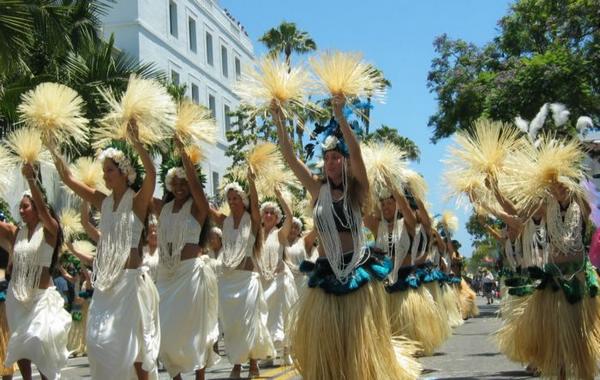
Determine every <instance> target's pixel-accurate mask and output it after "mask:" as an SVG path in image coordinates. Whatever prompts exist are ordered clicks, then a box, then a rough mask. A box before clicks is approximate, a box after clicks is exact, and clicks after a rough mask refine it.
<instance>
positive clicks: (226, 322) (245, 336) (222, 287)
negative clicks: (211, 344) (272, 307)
mask: <svg viewBox="0 0 600 380" xmlns="http://www.w3.org/2000/svg"><path fill="white" fill-rule="evenodd" d="M219 305H220V308H219V313H220V315H219V318H220V319H221V323H222V325H223V332H224V334H225V350H226V351H227V357H228V359H229V362H230V363H231V364H241V363H244V362H246V361H247V360H248V359H266V358H268V357H274V356H275V348H274V347H273V341H272V340H271V336H270V335H269V330H268V329H267V319H268V309H267V303H266V302H265V298H264V296H263V289H262V285H261V282H260V276H259V274H258V273H256V272H250V271H245V270H230V271H225V272H224V273H223V274H222V275H221V277H220V278H219Z"/></svg>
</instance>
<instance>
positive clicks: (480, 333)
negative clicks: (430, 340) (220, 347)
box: [14, 297, 531, 380]
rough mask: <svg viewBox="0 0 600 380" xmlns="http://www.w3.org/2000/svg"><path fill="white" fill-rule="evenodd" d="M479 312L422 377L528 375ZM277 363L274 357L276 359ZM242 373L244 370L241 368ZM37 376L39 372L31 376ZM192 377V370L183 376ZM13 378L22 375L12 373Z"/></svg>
mask: <svg viewBox="0 0 600 380" xmlns="http://www.w3.org/2000/svg"><path fill="white" fill-rule="evenodd" d="M478 303H479V308H480V310H481V314H480V316H479V317H477V318H473V319H470V320H468V321H466V322H465V324H464V325H462V326H460V327H458V328H456V329H455V330H454V334H453V335H452V337H451V338H450V339H449V340H448V341H447V342H446V344H445V345H444V346H442V347H441V349H440V350H438V352H436V354H435V355H434V356H432V357H427V358H421V359H420V361H421V363H422V364H423V367H424V368H425V370H424V371H423V374H422V376H421V379H424V380H425V379H426V380H433V379H438V380H443V379H463V380H475V379H490V380H500V379H529V378H531V377H530V376H528V375H527V373H526V372H525V371H524V370H523V367H522V366H520V365H519V364H517V363H512V362H510V361H509V360H508V359H506V357H504V356H503V355H502V354H501V353H499V352H498V350H497V348H496V346H495V345H494V342H493V340H492V337H491V334H492V333H493V332H494V331H496V330H497V329H498V327H499V326H500V320H499V319H498V318H497V312H498V304H493V305H486V304H485V302H484V301H483V299H482V298H481V297H479V298H478ZM275 364H277V361H276V362H275ZM230 370H231V366H230V365H229V363H227V361H226V360H225V359H223V360H221V361H220V363H218V364H217V365H215V366H213V367H212V368H210V369H209V370H207V376H206V378H207V379H213V380H214V379H227V376H228V375H229V371H230ZM242 374H243V375H245V374H247V372H243V373H242ZM34 378H35V379H39V376H36V377H34ZM62 378H63V379H86V378H89V366H88V362H87V358H85V357H81V358H73V359H69V362H68V366H67V367H66V368H65V369H64V370H63V373H62ZM183 378H184V379H193V378H194V377H193V374H187V375H185V376H183ZM261 378H262V379H278V380H287V379H294V380H296V379H300V376H298V374H297V373H296V372H295V370H294V369H293V368H292V367H267V368H262V376H261ZM14 379H15V380H19V379H21V377H20V376H18V375H15V377H14ZM160 379H161V380H162V379H169V376H168V374H167V373H166V372H161V373H160Z"/></svg>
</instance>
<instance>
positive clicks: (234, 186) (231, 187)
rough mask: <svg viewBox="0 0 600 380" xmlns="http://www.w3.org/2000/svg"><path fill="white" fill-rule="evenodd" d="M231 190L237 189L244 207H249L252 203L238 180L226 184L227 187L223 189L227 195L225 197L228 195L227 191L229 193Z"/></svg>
mask: <svg viewBox="0 0 600 380" xmlns="http://www.w3.org/2000/svg"><path fill="white" fill-rule="evenodd" d="M230 190H233V191H235V192H236V193H237V194H238V195H239V196H240V198H242V202H243V203H244V207H246V208H248V206H249V205H250V203H249V201H248V194H246V192H245V191H244V189H242V186H241V185H240V184H239V183H237V182H231V183H229V184H227V186H225V188H224V189H223V194H224V195H225V197H227V193H229V191H230Z"/></svg>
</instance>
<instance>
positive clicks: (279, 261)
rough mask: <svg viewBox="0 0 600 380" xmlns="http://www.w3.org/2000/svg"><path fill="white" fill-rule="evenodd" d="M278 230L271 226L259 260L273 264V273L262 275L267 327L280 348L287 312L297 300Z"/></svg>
mask: <svg viewBox="0 0 600 380" xmlns="http://www.w3.org/2000/svg"><path fill="white" fill-rule="evenodd" d="M278 232H279V230H278V229H277V228H273V229H272V230H271V231H270V232H269V234H268V235H267V238H266V239H265V243H264V245H263V252H262V259H261V262H268V261H271V262H272V263H273V264H274V265H273V269H274V271H275V273H273V274H271V275H268V276H267V278H265V277H264V276H263V287H264V290H265V301H266V302H267V307H268V308H269V318H268V322H267V327H268V328H269V333H270V334H271V339H272V340H273V344H274V345H275V348H277V349H280V348H283V347H286V346H287V341H286V339H285V331H286V327H287V320H288V314H289V312H290V310H291V308H292V306H293V305H294V304H295V303H296V301H297V300H298V291H297V290H296V283H295V282H294V276H293V274H292V272H291V271H290V269H289V268H288V266H287V265H286V264H285V263H284V262H283V248H284V247H283V246H282V245H281V244H280V243H279V237H278ZM270 277H272V278H270Z"/></svg>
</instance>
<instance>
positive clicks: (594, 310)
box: [497, 263, 600, 379]
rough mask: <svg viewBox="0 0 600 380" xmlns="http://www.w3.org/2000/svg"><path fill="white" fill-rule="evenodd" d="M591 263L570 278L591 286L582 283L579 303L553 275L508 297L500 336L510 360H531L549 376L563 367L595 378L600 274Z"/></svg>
mask: <svg viewBox="0 0 600 380" xmlns="http://www.w3.org/2000/svg"><path fill="white" fill-rule="evenodd" d="M587 266H588V267H587V268H586V270H584V271H581V272H579V273H577V275H576V276H575V277H574V278H573V280H572V281H570V283H571V284H573V283H574V281H577V283H579V284H582V283H585V284H586V285H587V286H586V289H585V291H583V287H582V286H581V285H580V288H579V289H580V290H582V298H581V299H580V300H579V301H578V302H573V300H572V299H571V302H569V300H568V299H569V298H568V296H567V295H568V294H569V293H568V291H566V290H565V288H564V287H563V289H561V287H562V286H564V283H563V284H561V287H559V286H557V284H559V283H561V281H560V280H559V278H558V277H557V276H553V277H551V278H550V279H551V280H553V281H552V282H548V281H546V280H547V279H548V278H547V279H545V280H544V281H542V284H541V285H539V286H538V289H536V290H535V291H534V292H533V294H531V295H529V296H524V297H514V296H511V297H509V299H508V301H507V304H506V307H505V310H503V317H504V324H503V327H502V328H501V330H500V331H499V332H498V334H497V340H498V342H499V346H500V348H501V350H502V351H503V352H505V353H506V354H507V356H509V358H511V359H513V360H515V361H519V362H521V363H527V364H532V365H533V366H535V367H536V368H537V369H538V370H539V371H540V372H541V374H542V376H543V377H547V378H556V377H558V376H559V375H560V373H561V369H562V370H564V374H565V375H566V378H568V379H576V378H577V379H592V378H594V376H595V375H597V374H598V364H597V363H598V362H599V361H600V300H599V299H598V298H597V297H595V296H594V295H595V293H596V292H597V289H598V288H597V283H598V276H597V274H596V273H595V272H594V270H593V268H591V265H589V263H587ZM546 273H547V272H546ZM563 273H568V272H567V271H565V270H563ZM567 277H568V276H567ZM590 284H593V286H590Z"/></svg>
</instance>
